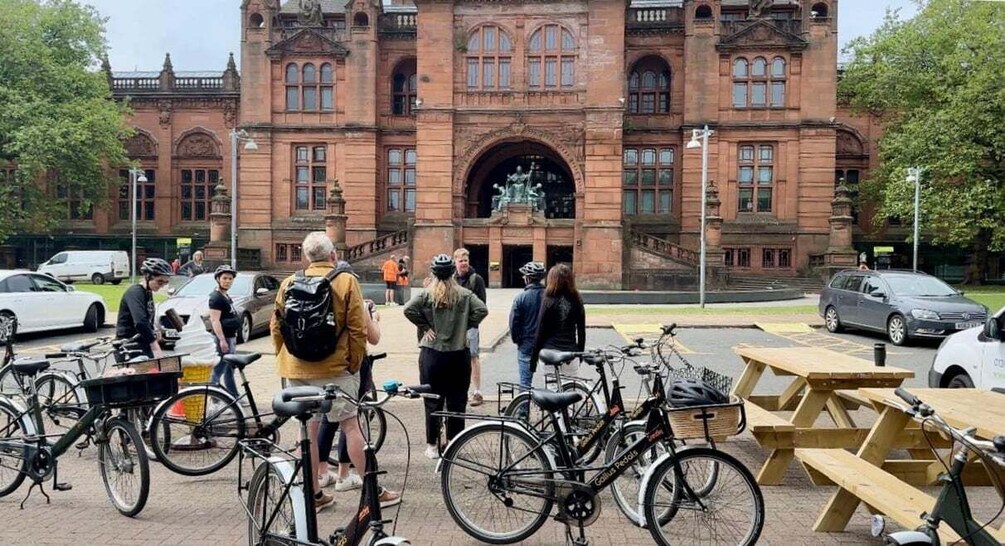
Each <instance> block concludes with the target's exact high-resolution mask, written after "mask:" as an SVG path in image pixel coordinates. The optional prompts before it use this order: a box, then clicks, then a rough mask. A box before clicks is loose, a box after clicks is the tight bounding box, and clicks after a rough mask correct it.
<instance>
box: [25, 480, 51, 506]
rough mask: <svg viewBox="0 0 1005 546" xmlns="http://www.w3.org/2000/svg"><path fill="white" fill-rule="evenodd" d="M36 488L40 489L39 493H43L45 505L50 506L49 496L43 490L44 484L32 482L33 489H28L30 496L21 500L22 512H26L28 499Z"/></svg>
mask: <svg viewBox="0 0 1005 546" xmlns="http://www.w3.org/2000/svg"><path fill="white" fill-rule="evenodd" d="M36 487H37V488H38V490H39V492H41V493H42V496H43V497H45V503H46V504H49V501H50V499H49V495H47V494H46V492H45V489H42V482H32V484H31V487H29V488H28V494H27V495H25V496H24V499H22V500H21V505H20V509H21V510H24V503H26V502H28V497H30V496H31V490H32V489H35V488H36Z"/></svg>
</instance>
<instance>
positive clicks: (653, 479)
mask: <svg viewBox="0 0 1005 546" xmlns="http://www.w3.org/2000/svg"><path fill="white" fill-rule="evenodd" d="M710 461H711V462H710ZM709 466H714V467H715V468H716V469H717V472H718V473H717V476H716V480H715V485H714V486H713V488H712V490H710V491H708V492H706V493H705V494H704V495H699V496H698V497H699V498H698V499H687V498H685V494H686V493H685V488H684V487H682V486H681V483H682V479H683V482H689V481H690V480H689V478H688V476H690V471H691V469H697V470H700V469H702V468H708V467H709ZM678 468H679V469H680V470H681V474H679V475H678V473H677V472H678V471H677V469H678ZM651 472H652V474H651V475H650V477H649V480H648V482H647V484H646V489H645V492H644V493H643V503H642V509H643V513H644V515H645V520H646V522H647V524H646V527H648V528H649V532H650V534H651V535H652V537H653V540H654V541H655V542H656V544H660V545H662V546H671V545H673V544H686V543H689V541H691V540H693V537H694V536H696V535H695V534H694V533H687V532H685V531H683V528H684V527H685V526H686V525H688V524H690V523H700V522H701V521H700V520H702V519H705V520H709V519H716V520H724V521H729V522H730V523H729V524H728V525H729V527H736V526H737V522H739V521H741V520H739V519H736V518H730V517H721V516H722V514H720V513H719V512H720V510H716V509H712V510H708V509H706V508H705V507H707V506H709V505H711V504H712V503H713V502H715V501H716V500H717V499H718V497H719V496H722V497H724V498H728V500H729V502H730V504H733V505H745V504H750V505H753V506H752V507H753V514H751V517H750V518H749V519H750V522H749V526H748V528H747V529H745V530H743V529H741V533H743V534H741V535H740V538H739V539H738V538H735V537H736V535H735V534H734V535H729V533H728V532H725V531H721V530H720V531H716V532H713V533H706V534H705V535H703V536H714V537H717V538H718V537H722V538H723V540H724V542H721V543H719V544H723V545H725V544H729V545H731V546H732V545H734V544H741V545H749V544H755V543H756V542H757V539H758V538H759V537H760V535H761V531H762V530H763V528H764V497H763V496H762V495H761V489H760V487H759V486H758V485H757V482H756V481H755V480H754V476H753V474H751V473H750V470H748V469H747V467H745V466H744V465H743V463H741V462H740V461H738V460H737V459H736V458H735V457H733V456H732V455H729V454H728V453H725V452H723V451H719V450H716V449H710V448H707V447H692V448H687V449H683V450H681V451H679V452H677V455H676V456H675V457H674V456H670V457H664V458H662V459H660V461H659V462H657V463H656V466H655V467H654V468H653V469H652V470H651ZM668 473H669V474H671V475H672V476H673V477H671V478H667V474H668ZM731 474H735V478H734V477H731ZM700 479H702V483H705V480H706V479H705V478H700ZM667 480H670V483H672V484H673V487H672V488H671V489H672V491H671V492H670V500H669V504H662V503H659V502H657V495H658V494H659V493H660V492H661V490H665V489H666V488H665V486H664V485H663V484H664V483H667ZM737 480H738V481H739V482H741V483H740V485H741V486H743V488H744V489H745V490H746V492H747V493H749V495H750V497H751V498H750V500H749V501H739V502H738V501H737V499H738V498H739V493H736V492H733V493H723V492H722V491H720V486H722V487H723V488H724V487H726V486H728V485H729V484H730V483H732V482H734V481H737ZM692 502H694V503H700V505H701V508H699V509H696V510H690V509H689V506H690V503H692ZM658 508H662V509H663V510H664V511H662V512H661V513H660V514H657V509H658ZM684 510H687V513H686V514H685V515H686V516H688V517H677V516H678V515H679V514H680V513H681V511H684ZM691 514H694V516H693V517H691ZM665 516H668V517H665ZM654 522H656V524H654ZM730 530H731V529H727V530H726V531H730ZM664 531H669V532H672V533H678V532H679V533H680V536H682V537H688V538H668V537H667V536H666V535H665V533H664ZM705 543H706V542H704V541H703V544H705ZM713 544H716V543H713Z"/></svg>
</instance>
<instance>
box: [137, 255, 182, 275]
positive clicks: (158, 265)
mask: <svg viewBox="0 0 1005 546" xmlns="http://www.w3.org/2000/svg"><path fill="white" fill-rule="evenodd" d="M140 272H141V273H143V274H145V275H153V276H155V277H159V276H168V277H170V276H171V275H174V270H173V269H171V265H170V264H168V263H167V262H165V261H164V260H162V259H160V258H147V259H145V260H143V265H141V266H140Z"/></svg>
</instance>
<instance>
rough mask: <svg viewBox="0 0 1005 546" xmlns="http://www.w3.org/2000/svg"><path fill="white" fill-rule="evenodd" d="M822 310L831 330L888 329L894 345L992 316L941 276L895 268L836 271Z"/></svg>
mask: <svg viewBox="0 0 1005 546" xmlns="http://www.w3.org/2000/svg"><path fill="white" fill-rule="evenodd" d="M819 312H820V316H822V317H823V318H824V324H825V325H826V326H827V330H828V331H830V332H838V331H840V330H841V329H842V328H844V327H854V328H861V329H863V330H872V331H876V332H884V333H886V335H887V337H889V338H890V342H891V343H893V344H894V345H903V344H904V343H907V342H908V341H909V340H910V339H911V338H920V337H931V338H939V337H944V336H947V335H949V334H952V333H954V332H957V331H959V330H966V329H968V328H973V327H975V326H980V325H982V324H983V323H984V321H985V320H986V319H987V316H988V308H987V307H985V306H983V305H981V304H979V303H977V302H975V301H973V300H971V299H968V298H965V297H963V293H962V292H958V291H957V290H955V289H954V288H953V287H951V286H949V285H948V284H946V283H944V282H942V281H941V280H939V279H937V278H935V277H932V276H931V275H926V274H925V273H915V272H913V271H902V270H895V269H886V270H879V271H868V270H866V271H860V270H857V269H856V270H848V271H841V272H839V273H837V274H836V275H834V277H833V278H832V279H831V281H830V282H829V283H827V286H826V287H825V288H824V290H823V292H821V293H820V306H819Z"/></svg>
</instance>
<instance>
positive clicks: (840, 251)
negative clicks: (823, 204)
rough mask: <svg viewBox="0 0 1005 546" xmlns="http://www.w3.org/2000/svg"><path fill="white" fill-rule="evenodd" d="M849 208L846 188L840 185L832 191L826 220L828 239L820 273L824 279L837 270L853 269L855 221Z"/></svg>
mask: <svg viewBox="0 0 1005 546" xmlns="http://www.w3.org/2000/svg"><path fill="white" fill-rule="evenodd" d="M851 207H852V201H851V198H850V197H848V188H846V187H845V186H844V184H841V185H839V186H838V187H837V188H835V189H834V199H833V200H831V217H830V219H829V220H828V222H829V223H830V239H829V241H828V244H827V252H825V253H824V268H823V269H824V270H823V271H821V274H822V275H823V276H824V278H825V279H827V278H830V276H831V275H832V274H833V273H835V272H836V271H838V270H841V269H845V268H848V267H855V263H856V261H855V259H856V253H855V249H854V248H852V246H851V242H852V235H853V233H852V225H853V223H854V220H855V219H854V217H852V215H851Z"/></svg>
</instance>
